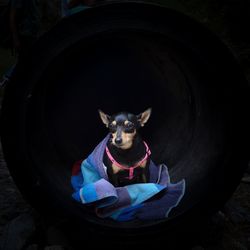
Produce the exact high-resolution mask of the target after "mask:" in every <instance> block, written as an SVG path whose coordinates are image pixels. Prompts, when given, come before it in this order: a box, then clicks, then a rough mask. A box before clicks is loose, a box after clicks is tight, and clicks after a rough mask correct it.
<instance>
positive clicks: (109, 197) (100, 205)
mask: <svg viewBox="0 0 250 250" xmlns="http://www.w3.org/2000/svg"><path fill="white" fill-rule="evenodd" d="M109 138H110V134H108V135H107V136H106V137H105V138H104V140H103V141H102V142H101V143H100V144H99V145H98V146H97V147H96V148H95V149H94V151H93V152H92V153H91V154H90V155H89V156H88V158H87V159H85V160H83V161H78V162H76V163H75V164H74V167H73V170H72V176H71V184H72V187H73V188H74V193H73V194H72V197H73V198H74V199H75V200H76V201H78V202H80V203H82V204H92V205H94V206H95V212H96V215H97V216H98V217H100V218H111V219H113V220H117V221H130V220H133V219H140V220H155V219H163V218H167V217H168V216H169V213H170V211H171V210H172V209H173V208H174V207H176V206H177V205H178V204H179V202H180V200H181V199H182V197H183V195H184V192H185V180H184V179H183V180H181V181H179V182H178V183H175V184H173V183H171V182H170V177H169V174H168V169H167V166H166V165H164V164H161V165H159V166H156V165H155V164H154V163H153V161H150V164H149V170H150V180H149V183H138V184H132V185H127V186H125V187H114V186H113V185H112V184H111V183H110V182H109V179H108V175H107V173H106V170H105V166H104V164H103V155H104V151H105V147H106V145H107V142H108V140H109Z"/></svg>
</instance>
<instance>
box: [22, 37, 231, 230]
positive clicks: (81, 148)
mask: <svg viewBox="0 0 250 250" xmlns="http://www.w3.org/2000/svg"><path fill="white" fill-rule="evenodd" d="M219 80H220V78H219V77H218V75H215V74H213V71H212V70H211V68H210V69H209V70H208V68H207V66H206V62H204V61H202V60H201V58H200V57H199V55H197V54H195V53H193V52H191V51H190V50H189V49H188V48H186V47H185V46H184V45H183V44H181V43H179V44H178V43H176V42H175V43H173V42H172V41H171V39H168V38H166V37H164V36H160V35H159V36H156V35H152V34H146V33H143V32H141V33H139V32H136V33H135V32H121V33H119V32H114V33H112V32H111V33H108V32H107V33H104V34H101V35H96V36H95V37H92V38H91V39H85V40H84V41H79V42H77V43H75V44H73V45H71V46H70V47H69V48H67V49H65V50H64V51H63V53H61V54H60V55H59V56H58V57H56V58H55V59H54V60H53V61H51V62H50V63H49V65H48V66H47V68H46V70H45V73H44V74H43V76H42V77H41V79H40V82H39V83H38V84H37V85H36V87H35V89H34V91H33V93H32V97H31V98H30V100H29V106H28V116H27V117H28V123H27V124H28V126H27V130H28V131H29V133H28V150H29V152H30V155H31V156H32V161H33V163H34V164H35V166H36V169H37V171H38V173H39V175H40V176H41V179H42V181H44V182H46V183H47V184H46V186H48V187H53V191H51V192H54V193H56V196H57V199H58V200H64V203H65V204H66V203H67V204H68V205H69V206H75V207H76V209H78V208H77V206H76V205H75V204H74V203H73V202H72V200H71V193H72V188H71V185H70V176H71V167H72V164H73V163H74V162H75V161H77V160H79V159H84V158H86V157H87V156H88V155H89V154H90V153H91V152H92V150H93V149H94V148H95V146H96V145H97V144H98V143H99V142H100V141H101V140H102V139H103V138H104V137H105V135H106V134H107V132H108V131H107V129H106V128H105V126H104V125H103V124H102V122H101V120H100V118H99V115H98V112H97V110H98V109H102V110H103V111H104V112H106V113H108V114H114V113H116V112H119V111H129V112H132V113H135V114H138V113H140V112H142V111H144V110H145V109H146V108H148V107H152V116H151V118H150V120H149V122H148V124H146V126H145V127H144V128H142V129H141V130H140V131H139V133H140V134H141V135H142V137H143V138H144V139H145V141H147V142H148V144H149V146H150V148H151V151H152V159H153V161H154V162H155V163H157V164H160V163H165V164H166V165H167V166H168V169H169V172H170V177H171V181H172V182H177V181H179V180H181V179H183V178H184V179H185V180H186V195H185V196H184V199H183V201H182V202H181V203H180V205H179V206H178V208H176V209H175V210H174V211H173V212H171V214H170V215H171V216H172V217H174V216H177V215H178V214H179V213H182V212H183V211H185V210H187V209H189V208H190V207H191V206H192V205H193V204H195V203H196V202H197V201H199V199H201V197H202V196H203V195H204V193H206V192H207V190H209V189H210V188H211V185H212V180H213V178H214V175H215V173H214V170H215V168H216V166H217V164H218V162H220V161H221V159H222V158H223V157H224V153H225V144H226V143H227V142H226V140H225V135H226V133H228V131H227V128H225V120H226V119H228V118H227V112H223V111H225V110H224V108H225V107H226V106H227V105H226V102H227V100H226V98H225V99H224V101H225V102H223V103H221V102H220V98H221V94H222V95H224V94H223V86H221V87H217V91H216V92H214V91H213V85H214V86H215V85H216V84H217V83H218V81H219ZM218 86H219V85H218ZM29 118H30V119H29ZM45 169H46V171H45ZM195 186H199V189H197V188H194V187H195ZM48 189H50V188H48ZM51 189H52V188H51ZM78 210H79V211H80V210H81V213H82V211H83V208H79V209H78ZM82 214H83V213H82ZM84 216H87V217H90V218H91V220H95V221H97V222H98V223H104V222H105V223H111V225H113V226H116V225H115V223H114V222H109V221H105V220H104V221H103V220H98V219H97V218H92V217H91V213H89V211H88V210H87V209H86V212H85V215H84ZM171 216H170V218H171Z"/></svg>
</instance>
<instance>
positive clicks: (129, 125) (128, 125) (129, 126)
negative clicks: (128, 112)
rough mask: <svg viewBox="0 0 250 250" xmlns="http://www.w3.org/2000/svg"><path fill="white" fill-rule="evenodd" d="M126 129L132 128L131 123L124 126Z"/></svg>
mask: <svg viewBox="0 0 250 250" xmlns="http://www.w3.org/2000/svg"><path fill="white" fill-rule="evenodd" d="M125 127H126V128H133V127H134V124H133V123H132V122H129V123H127V124H126V125H125Z"/></svg>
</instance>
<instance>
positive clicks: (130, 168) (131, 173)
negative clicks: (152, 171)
mask: <svg viewBox="0 0 250 250" xmlns="http://www.w3.org/2000/svg"><path fill="white" fill-rule="evenodd" d="M143 143H144V145H145V147H146V154H145V156H144V157H143V159H142V160H141V161H139V162H137V163H136V164H135V165H134V166H130V167H125V166H123V165H121V164H120V163H118V162H117V161H116V160H115V159H114V158H113V156H112V155H111V153H110V151H109V149H108V147H107V146H106V153H107V155H108V157H109V159H110V160H111V162H112V163H114V164H115V165H116V166H117V167H119V168H121V169H123V170H129V176H128V177H126V178H127V179H129V180H132V179H133V178H134V169H135V168H138V167H140V165H141V164H142V163H143V162H144V161H145V160H147V159H148V157H149V156H150V154H151V152H150V149H149V147H148V145H147V143H146V142H145V141H143Z"/></svg>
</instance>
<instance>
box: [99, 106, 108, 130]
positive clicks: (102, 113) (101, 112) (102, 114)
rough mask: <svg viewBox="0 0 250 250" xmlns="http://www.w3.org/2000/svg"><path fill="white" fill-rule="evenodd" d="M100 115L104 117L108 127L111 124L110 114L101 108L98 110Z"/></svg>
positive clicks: (103, 120)
mask: <svg viewBox="0 0 250 250" xmlns="http://www.w3.org/2000/svg"><path fill="white" fill-rule="evenodd" d="M98 112H99V115H100V117H101V119H102V122H103V123H104V124H105V125H106V127H108V125H109V121H110V116H109V115H107V114H105V113H104V112H103V111H101V110H100V109H99V110H98Z"/></svg>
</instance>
